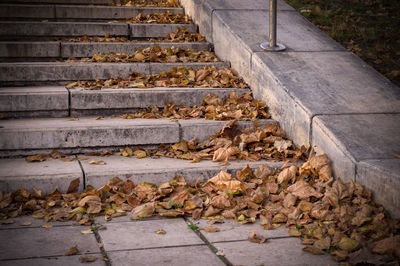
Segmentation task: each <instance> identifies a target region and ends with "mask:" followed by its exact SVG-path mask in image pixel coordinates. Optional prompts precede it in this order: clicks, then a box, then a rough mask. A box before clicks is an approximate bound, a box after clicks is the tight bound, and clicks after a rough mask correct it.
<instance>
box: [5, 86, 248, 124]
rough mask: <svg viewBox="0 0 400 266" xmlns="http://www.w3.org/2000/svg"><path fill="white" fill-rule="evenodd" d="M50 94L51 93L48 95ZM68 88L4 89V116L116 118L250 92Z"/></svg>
mask: <svg viewBox="0 0 400 266" xmlns="http://www.w3.org/2000/svg"><path fill="white" fill-rule="evenodd" d="M46 90H47V92H46ZM69 91H70V92H68V89H66V88H64V87H43V89H41V90H40V92H38V91H37V88H35V87H31V88H29V87H28V88H27V89H22V88H0V115H3V116H4V117H7V118H24V117H68V116H72V117H76V116H85V115H96V116H99V115H102V116H104V115H112V114H122V113H129V112H136V111H138V110H139V109H140V108H145V107H148V106H150V105H155V106H158V107H161V108H162V107H163V106H164V105H165V104H168V103H170V102H171V103H174V104H176V105H185V106H193V105H199V104H201V103H202V101H203V98H204V96H205V95H207V94H209V93H213V94H215V95H218V96H219V97H227V96H228V95H229V93H230V92H232V91H235V92H236V93H237V94H238V95H242V94H243V93H245V92H247V91H248V90H246V89H203V88H201V89H200V88H194V89H190V88H189V89H188V88H186V89H180V88H154V89H145V90H143V89H104V90H101V91H89V90H82V89H70V90H69Z"/></svg>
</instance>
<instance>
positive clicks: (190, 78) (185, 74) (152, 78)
mask: <svg viewBox="0 0 400 266" xmlns="http://www.w3.org/2000/svg"><path fill="white" fill-rule="evenodd" d="M66 87H67V88H73V87H83V88H85V89H88V90H99V89H103V88H114V89H122V88H143V89H145V88H154V87H199V88H247V87H248V85H247V84H246V83H245V82H244V81H243V79H242V78H240V77H239V76H238V73H237V72H236V71H235V70H233V69H231V68H220V69H217V68H216V67H215V66H205V67H203V68H201V69H198V70H193V69H186V68H185V67H183V66H179V67H176V68H172V69H171V70H170V71H169V72H160V73H159V74H142V73H137V72H132V74H131V75H130V77H129V78H127V79H126V78H110V79H107V80H95V81H77V82H73V83H70V84H68V85H67V86H66Z"/></svg>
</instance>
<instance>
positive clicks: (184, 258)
mask: <svg viewBox="0 0 400 266" xmlns="http://www.w3.org/2000/svg"><path fill="white" fill-rule="evenodd" d="M108 257H109V258H110V259H111V263H112V264H113V265H121V266H124V265H126V266H130V265H132V264H135V265H175V266H187V265H191V266H203V265H204V266H209V265H213V266H214V265H215V266H223V265H225V264H224V263H223V262H222V261H221V260H220V259H219V258H218V257H217V256H216V255H215V254H214V253H212V252H211V250H210V248H209V247H207V246H206V245H201V246H199V245H196V246H187V247H166V248H158V249H144V250H128V251H111V252H109V253H108Z"/></svg>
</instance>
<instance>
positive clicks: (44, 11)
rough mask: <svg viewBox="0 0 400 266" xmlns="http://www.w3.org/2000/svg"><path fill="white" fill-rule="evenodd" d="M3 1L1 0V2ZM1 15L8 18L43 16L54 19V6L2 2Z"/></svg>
mask: <svg viewBox="0 0 400 266" xmlns="http://www.w3.org/2000/svg"><path fill="white" fill-rule="evenodd" d="M0 3H1V2H0ZM0 17H1V18H2V19H3V20H6V19H8V18H18V19H21V18H42V19H54V18H55V15H54V6H50V5H38V4H36V5H18V4H0Z"/></svg>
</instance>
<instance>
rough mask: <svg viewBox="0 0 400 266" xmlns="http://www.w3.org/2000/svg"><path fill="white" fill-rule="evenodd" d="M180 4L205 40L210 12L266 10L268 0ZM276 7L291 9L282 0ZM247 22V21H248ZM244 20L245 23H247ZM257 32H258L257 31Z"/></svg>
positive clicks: (207, 0)
mask: <svg viewBox="0 0 400 266" xmlns="http://www.w3.org/2000/svg"><path fill="white" fill-rule="evenodd" d="M180 2H181V4H182V6H183V7H184V8H185V11H186V14H188V15H190V16H191V17H192V18H193V19H194V21H195V22H196V23H197V24H198V25H199V31H200V33H201V34H203V35H204V36H205V37H206V38H207V40H209V41H212V38H213V36H212V33H213V25H212V18H211V17H212V14H213V12H215V11H218V10H225V9H228V10H236V9H238V10H240V9H246V10H268V9H269V2H267V1H265V0H255V1H254V0H248V1H242V0H230V1H225V0H216V1H214V0H181V1H180ZM277 3H278V6H277V9H278V10H279V11H281V10H293V8H292V7H290V6H289V5H288V4H286V3H285V2H284V1H283V0H279V1H277ZM248 22H249V21H248ZM248 22H246V23H248ZM258 34H259V33H258Z"/></svg>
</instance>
